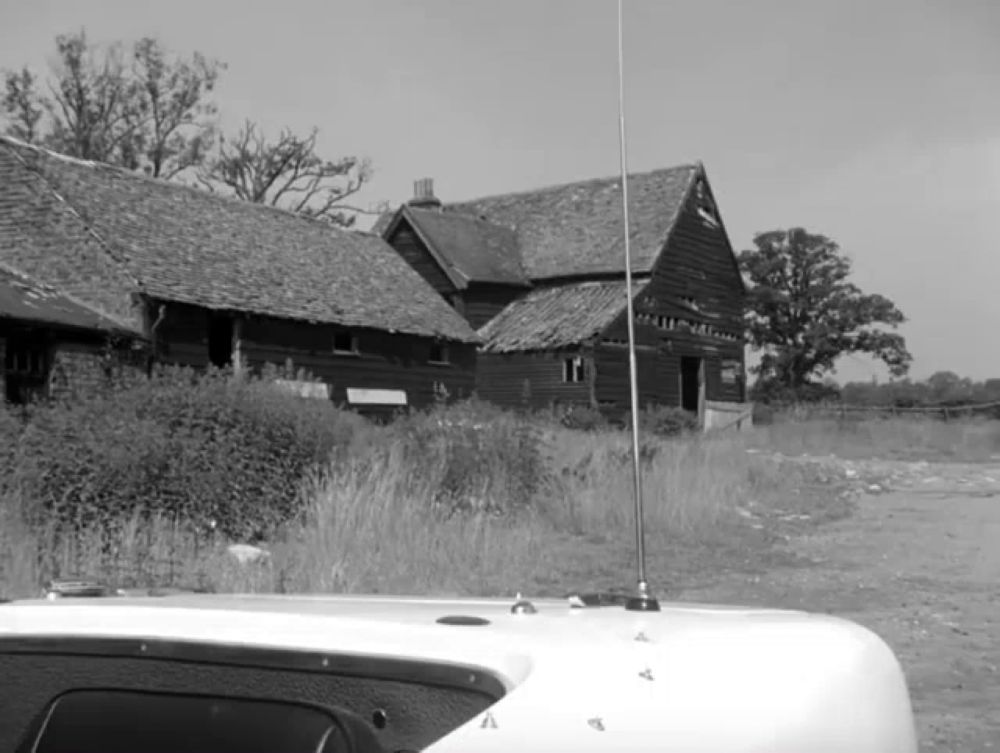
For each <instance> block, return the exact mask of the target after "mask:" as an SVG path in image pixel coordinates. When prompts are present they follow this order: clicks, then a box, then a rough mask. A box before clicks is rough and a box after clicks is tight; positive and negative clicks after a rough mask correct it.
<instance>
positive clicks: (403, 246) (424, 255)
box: [387, 221, 455, 300]
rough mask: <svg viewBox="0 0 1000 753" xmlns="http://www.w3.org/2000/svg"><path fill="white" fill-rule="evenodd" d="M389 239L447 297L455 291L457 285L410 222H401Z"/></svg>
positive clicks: (422, 275) (397, 250)
mask: <svg viewBox="0 0 1000 753" xmlns="http://www.w3.org/2000/svg"><path fill="white" fill-rule="evenodd" d="M387 241H388V243H389V245H390V246H392V247H393V248H394V249H396V252H397V253H398V254H399V255H400V256H402V257H403V258H404V259H405V260H406V263H407V264H409V265H410V266H411V267H413V268H414V269H415V270H417V272H419V273H420V276H421V277H423V278H424V279H425V280H426V281H427V283H428V284H429V285H430V286H431V287H432V288H434V289H435V290H436V291H437V292H439V293H440V294H441V295H443V296H444V297H445V298H446V299H448V297H449V295H450V294H451V293H454V292H455V286H454V285H453V284H452V282H451V280H449V279H448V276H447V275H446V274H445V273H444V271H443V270H442V269H441V265H440V264H438V263H437V261H436V260H435V259H434V257H433V256H432V255H431V253H430V251H428V250H427V247H426V246H425V245H424V242H423V241H422V240H420V238H419V236H417V234H416V233H415V232H414V230H413V228H412V227H411V226H410V224H409V223H408V222H405V221H404V222H400V223H399V227H398V228H397V229H396V231H395V232H394V233H393V234H392V236H391V237H390V238H388V239H387ZM449 300H450V299H449Z"/></svg>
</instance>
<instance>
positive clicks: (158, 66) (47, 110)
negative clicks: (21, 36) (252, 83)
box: [0, 30, 225, 178]
mask: <svg viewBox="0 0 1000 753" xmlns="http://www.w3.org/2000/svg"><path fill="white" fill-rule="evenodd" d="M125 58H126V56H125V52H124V47H123V45H122V44H121V43H115V44H112V45H108V46H106V47H104V48H95V47H93V46H92V45H91V44H90V42H89V41H88V40H87V36H86V33H85V31H83V30H81V31H80V32H77V33H74V34H63V35H60V36H58V37H56V55H55V59H54V60H53V61H52V64H51V76H50V78H49V79H48V81H47V82H46V84H47V86H46V89H47V94H41V93H40V92H39V91H38V89H37V86H36V83H35V81H36V79H35V77H34V74H32V73H31V72H30V71H28V70H27V69H25V70H23V71H21V72H20V73H11V72H7V73H6V75H5V83H6V95H5V96H4V98H3V99H2V100H0V114H2V115H5V116H6V118H5V120H6V121H7V122H6V131H7V132H8V133H10V134H12V135H14V136H19V137H21V138H24V139H25V140H27V141H30V142H32V143H38V144H41V145H43V146H47V147H49V148H52V149H55V150H56V151H60V152H63V153H65V154H69V155H71V156H75V157H81V158H84V159H91V160H96V161H100V162H107V163H110V164H115V165H120V166H122V167H126V168H128V169H131V170H141V171H143V172H145V173H147V174H149V175H153V176H157V177H163V178H173V177H176V176H178V175H179V174H181V173H182V172H184V171H185V170H187V169H188V168H190V167H194V166H197V165H200V164H201V163H202V162H204V161H205V159H206V158H207V156H208V152H209V150H210V149H211V147H212V145H213V143H214V138H215V118H216V114H217V113H216V107H215V105H214V104H213V103H211V102H210V101H209V100H208V97H209V95H210V94H211V92H212V91H213V89H214V86H215V82H216V80H217V78H218V75H219V72H220V71H221V70H224V69H225V66H224V65H223V64H222V63H219V62H217V61H212V60H208V59H207V58H205V57H204V56H203V55H201V54H199V53H195V54H194V55H193V56H192V58H191V59H190V60H183V59H178V58H170V57H168V55H167V53H166V51H165V50H164V49H163V47H162V46H161V45H160V43H159V42H158V41H156V40H155V39H153V38H148V37H147V38H144V39H141V40H139V41H138V42H137V43H135V44H134V45H133V46H132V49H131V65H128V64H127V63H126V59H125ZM25 137H27V138H25Z"/></svg>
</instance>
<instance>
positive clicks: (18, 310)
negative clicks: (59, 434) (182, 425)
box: [0, 262, 144, 405]
mask: <svg viewBox="0 0 1000 753" xmlns="http://www.w3.org/2000/svg"><path fill="white" fill-rule="evenodd" d="M143 345H144V342H143V338H142V333H141V332H139V331H138V330H137V329H135V328H133V327H131V326H129V325H128V324H127V323H124V322H120V321H117V320H116V319H114V318H112V317H109V316H107V315H105V314H102V313H101V312H100V311H98V310H96V309H94V308H92V307H90V306H87V305H86V304H84V303H81V302H79V301H76V300H73V299H72V298H71V297H69V296H68V295H66V294H64V293H60V292H59V291H58V290H56V289H54V288H52V287H51V286H48V285H44V284H42V283H40V282H38V281H37V280H33V279H31V278H30V277H28V276H27V275H25V274H24V273H22V272H20V271H18V270H16V269H14V268H13V267H10V266H9V265H7V264H4V263H2V262H0V401H6V402H8V403H10V404H13V405H23V404H26V403H29V402H32V401H33V400H35V399H38V398H39V397H45V396H49V395H51V394H53V393H57V392H59V390H60V389H61V388H63V387H64V386H65V384H66V379H65V377H66V373H65V372H66V368H67V366H68V365H69V364H74V363H78V362H79V361H81V360H84V361H87V362H89V363H90V364H92V365H93V366H94V367H95V369H94V370H92V371H91V372H90V373H88V374H87V375H83V374H78V375H77V376H78V378H87V377H89V378H92V379H101V378H103V376H104V375H105V373H106V371H107V369H108V368H109V366H110V365H111V364H110V363H109V360H110V359H112V358H113V359H115V360H116V361H120V360H126V361H127V360H129V356H130V355H131V354H132V353H134V352H136V350H138V352H139V353H140V355H141V352H142V350H143Z"/></svg>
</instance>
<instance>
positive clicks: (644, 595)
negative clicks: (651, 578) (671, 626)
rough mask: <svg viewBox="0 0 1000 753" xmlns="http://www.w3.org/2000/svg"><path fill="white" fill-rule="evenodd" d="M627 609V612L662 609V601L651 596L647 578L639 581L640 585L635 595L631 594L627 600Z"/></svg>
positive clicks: (657, 610)
mask: <svg viewBox="0 0 1000 753" xmlns="http://www.w3.org/2000/svg"><path fill="white" fill-rule="evenodd" d="M625 610H626V611H627V612H659V611H660V602H658V601H657V600H656V599H654V598H653V597H652V596H650V594H649V587H648V586H647V585H646V581H645V579H643V580H640V581H639V587H638V588H637V589H636V592H635V595H634V596H630V597H629V598H628V600H627V601H626V602H625Z"/></svg>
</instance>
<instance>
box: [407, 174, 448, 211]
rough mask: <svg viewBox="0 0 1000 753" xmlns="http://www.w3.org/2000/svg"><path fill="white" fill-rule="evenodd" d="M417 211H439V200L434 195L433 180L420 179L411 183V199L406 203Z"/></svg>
mask: <svg viewBox="0 0 1000 753" xmlns="http://www.w3.org/2000/svg"><path fill="white" fill-rule="evenodd" d="M408 203H409V205H410V206H411V207H416V208H417V209H441V199H439V198H438V197H437V196H435V195H434V179H433V178H421V179H420V180H416V181H414V182H413V198H412V199H410V201H409V202H408Z"/></svg>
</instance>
